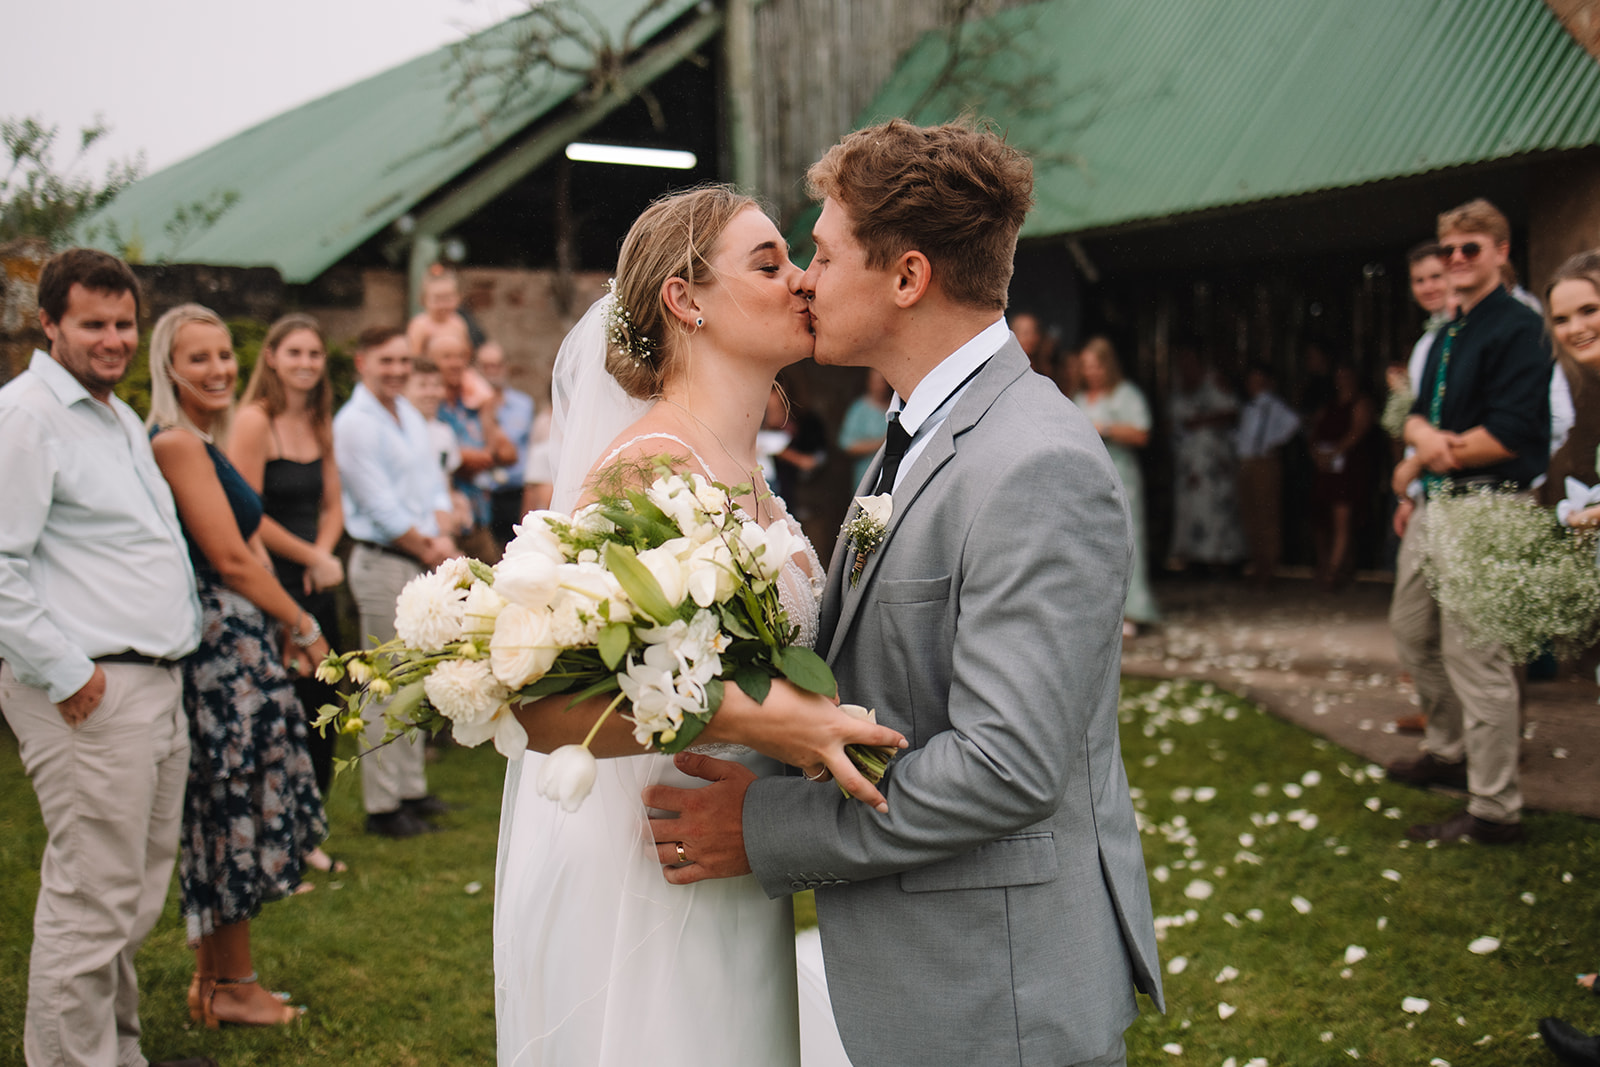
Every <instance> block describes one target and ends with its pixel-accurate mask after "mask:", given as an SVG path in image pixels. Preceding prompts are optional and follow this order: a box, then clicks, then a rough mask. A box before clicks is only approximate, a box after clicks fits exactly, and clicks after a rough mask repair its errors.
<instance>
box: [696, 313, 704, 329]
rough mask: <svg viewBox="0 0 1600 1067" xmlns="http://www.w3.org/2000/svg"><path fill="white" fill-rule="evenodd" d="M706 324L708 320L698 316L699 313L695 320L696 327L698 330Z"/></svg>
mask: <svg viewBox="0 0 1600 1067" xmlns="http://www.w3.org/2000/svg"><path fill="white" fill-rule="evenodd" d="M705 324H706V320H705V319H704V318H703V317H701V316H698V315H697V316H695V320H694V328H695V329H697V330H698V329H699V328H700V327H702V326H704V325H705Z"/></svg>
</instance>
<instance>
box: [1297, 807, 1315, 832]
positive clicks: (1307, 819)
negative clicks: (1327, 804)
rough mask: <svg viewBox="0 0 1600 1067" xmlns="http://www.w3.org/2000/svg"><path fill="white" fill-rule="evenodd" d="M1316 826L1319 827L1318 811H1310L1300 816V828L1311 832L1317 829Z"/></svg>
mask: <svg viewBox="0 0 1600 1067" xmlns="http://www.w3.org/2000/svg"><path fill="white" fill-rule="evenodd" d="M1316 828H1317V813H1316V812H1314V811H1308V812H1306V813H1305V814H1304V815H1302V816H1300V829H1302V830H1304V831H1306V832H1307V833H1310V832H1311V831H1312V830H1315V829H1316Z"/></svg>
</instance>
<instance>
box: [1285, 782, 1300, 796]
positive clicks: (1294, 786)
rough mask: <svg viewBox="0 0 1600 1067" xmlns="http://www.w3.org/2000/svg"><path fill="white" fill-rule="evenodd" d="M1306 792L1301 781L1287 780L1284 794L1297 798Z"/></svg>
mask: <svg viewBox="0 0 1600 1067" xmlns="http://www.w3.org/2000/svg"><path fill="white" fill-rule="evenodd" d="M1304 792H1305V790H1304V789H1302V788H1300V783H1299V782H1285V783H1284V785H1283V795H1284V796H1286V797H1288V798H1289V799H1290V800H1294V799H1296V798H1297V797H1299V796H1300V794H1301V793H1304Z"/></svg>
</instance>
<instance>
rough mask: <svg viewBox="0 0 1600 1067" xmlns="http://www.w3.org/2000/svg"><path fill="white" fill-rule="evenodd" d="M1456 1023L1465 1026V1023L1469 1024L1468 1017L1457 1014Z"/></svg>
mask: <svg viewBox="0 0 1600 1067" xmlns="http://www.w3.org/2000/svg"><path fill="white" fill-rule="evenodd" d="M1456 1025H1457V1026H1465V1025H1467V1017H1466V1016H1465V1015H1457V1016H1456Z"/></svg>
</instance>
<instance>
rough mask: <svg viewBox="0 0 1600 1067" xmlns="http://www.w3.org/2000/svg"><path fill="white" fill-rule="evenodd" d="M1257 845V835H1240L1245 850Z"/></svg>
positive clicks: (1240, 841) (1240, 842)
mask: <svg viewBox="0 0 1600 1067" xmlns="http://www.w3.org/2000/svg"><path fill="white" fill-rule="evenodd" d="M1255 843H1256V835H1255V834H1251V833H1244V834H1240V835H1239V844H1241V845H1243V846H1244V847H1245V848H1250V847H1251V846H1252V845H1254V844H1255Z"/></svg>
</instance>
